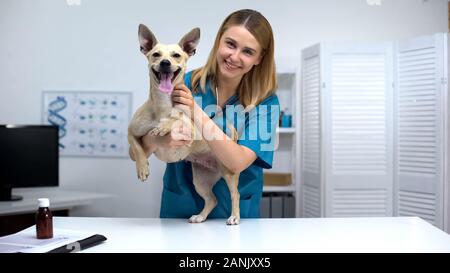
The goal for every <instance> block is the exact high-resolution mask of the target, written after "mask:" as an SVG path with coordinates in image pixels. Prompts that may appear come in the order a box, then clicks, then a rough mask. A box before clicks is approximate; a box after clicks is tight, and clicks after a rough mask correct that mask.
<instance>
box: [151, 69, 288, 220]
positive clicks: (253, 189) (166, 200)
mask: <svg viewBox="0 0 450 273" xmlns="http://www.w3.org/2000/svg"><path fill="white" fill-rule="evenodd" d="M191 75H192V71H191V72H189V73H187V74H186V75H185V78H184V81H185V85H186V86H187V87H188V88H189V89H190V90H192V88H191ZM193 96H194V99H195V101H196V103H197V104H198V105H199V106H200V105H201V106H202V109H203V111H205V113H207V114H208V115H209V116H210V117H211V118H212V119H213V120H214V121H215V123H216V124H217V125H218V126H219V127H221V128H222V130H223V131H224V132H226V130H227V129H226V126H225V120H227V121H228V122H230V123H231V124H233V126H234V128H236V130H237V131H238V134H239V139H238V142H237V143H238V144H239V145H243V146H245V147H248V148H249V149H251V150H252V151H254V152H255V153H256V156H257V159H256V160H255V161H254V162H253V163H252V164H251V165H250V166H249V167H248V168H247V169H245V170H244V171H242V172H241V174H240V176H239V184H238V190H239V193H240V202H239V205H240V214H241V218H258V217H259V207H260V200H261V196H262V192H263V171H262V169H263V168H265V169H270V168H272V160H273V151H274V148H275V138H276V136H275V134H276V130H275V129H276V125H277V123H278V120H279V116H280V105H279V102H278V97H277V96H276V95H272V96H270V97H268V98H266V99H265V100H264V101H262V102H261V103H260V104H258V105H257V106H256V107H254V108H253V109H252V110H250V111H249V112H247V113H244V111H242V112H241V111H236V109H242V110H243V107H242V106H241V108H235V107H230V106H236V105H240V102H239V99H238V98H237V97H236V96H235V95H234V96H232V97H231V98H230V99H229V100H228V101H227V103H226V106H225V108H223V109H222V110H219V111H217V110H218V109H217V107H216V103H217V101H216V97H215V95H214V94H213V92H212V90H211V88H210V86H209V83H207V84H206V92H201V91H200V92H197V93H193ZM163 182H164V186H163V192H162V199H161V211H160V217H161V218H189V217H191V216H192V215H194V214H199V213H200V212H201V211H202V209H203V206H204V201H203V199H202V197H201V196H200V195H198V193H197V192H196V191H195V188H194V184H193V182H192V167H191V163H190V162H187V161H179V162H175V163H168V164H167V167H166V171H165V173H164V178H163ZM213 192H214V194H215V195H216V197H217V202H218V203H217V206H216V207H215V208H214V209H213V210H212V212H211V213H210V214H209V216H208V218H228V217H229V216H230V215H231V197H230V192H229V190H228V186H227V184H226V182H225V180H224V179H223V178H221V179H220V180H219V181H218V182H217V183H216V185H215V186H214V188H213Z"/></svg>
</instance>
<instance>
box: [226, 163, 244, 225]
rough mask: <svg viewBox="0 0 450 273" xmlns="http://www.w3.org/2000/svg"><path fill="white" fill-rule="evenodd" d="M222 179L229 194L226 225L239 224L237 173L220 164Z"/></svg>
mask: <svg viewBox="0 0 450 273" xmlns="http://www.w3.org/2000/svg"><path fill="white" fill-rule="evenodd" d="M221 169H222V173H223V179H225V181H226V182H227V186H228V189H229V190H230V195H231V216H230V217H229V218H228V220H227V225H239V222H240V219H241V214H240V209H239V198H240V194H239V191H238V183H239V174H234V173H232V172H230V171H229V170H228V169H226V168H225V167H224V166H222V168H221Z"/></svg>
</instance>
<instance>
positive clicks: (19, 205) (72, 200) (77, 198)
mask: <svg viewBox="0 0 450 273" xmlns="http://www.w3.org/2000/svg"><path fill="white" fill-rule="evenodd" d="M13 195H20V196H22V197H23V199H22V200H19V201H1V202H0V215H10V214H18V213H28V212H35V211H36V209H37V199H38V198H49V199H50V207H51V209H52V210H58V209H70V208H72V207H75V206H81V205H88V204H91V203H92V201H94V200H96V199H101V198H111V197H114V196H113V195H111V194H104V193H94V192H80V191H72V190H63V189H61V188H58V187H53V188H47V187H45V188H23V189H14V190H13Z"/></svg>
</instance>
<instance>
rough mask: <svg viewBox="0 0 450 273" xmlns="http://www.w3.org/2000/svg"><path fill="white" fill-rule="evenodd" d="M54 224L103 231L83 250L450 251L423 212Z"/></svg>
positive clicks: (447, 238) (62, 220)
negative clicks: (102, 238) (237, 221)
mask: <svg viewBox="0 0 450 273" xmlns="http://www.w3.org/2000/svg"><path fill="white" fill-rule="evenodd" d="M54 225H55V228H62V229H72V230H78V231H87V232H94V233H98V234H102V235H104V236H106V237H107V238H108V240H107V241H106V242H104V243H102V244H100V245H97V246H94V247H92V248H89V249H86V250H84V251H83V252H151V253H157V252H161V253H170V252H188V253H200V252H204V253H222V252H224V253H243V252H256V253H264V252H266V253H279V252H281V253H301V252H450V235H449V234H447V233H445V232H443V231H442V230H440V229H438V228H436V227H434V226H433V225H431V224H429V223H427V222H425V221H424V220H422V219H420V218H418V217H380V218H290V219H286V218H285V219H243V220H242V222H241V224H240V225H237V226H227V225H226V224H225V219H208V220H207V221H206V222H204V223H201V224H189V223H188V222H187V220H184V219H145V218H84V217H83V218H78V217H55V219H54Z"/></svg>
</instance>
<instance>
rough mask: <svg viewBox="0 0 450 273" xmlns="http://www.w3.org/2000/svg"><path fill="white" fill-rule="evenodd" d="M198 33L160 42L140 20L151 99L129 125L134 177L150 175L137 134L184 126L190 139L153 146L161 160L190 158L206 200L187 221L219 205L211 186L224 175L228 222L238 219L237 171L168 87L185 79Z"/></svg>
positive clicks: (163, 132) (197, 219) (165, 131)
mask: <svg viewBox="0 0 450 273" xmlns="http://www.w3.org/2000/svg"><path fill="white" fill-rule="evenodd" d="M199 39H200V30H199V29H198V28H194V29H193V30H191V31H190V32H189V33H188V34H186V35H185V36H184V37H183V38H182V39H181V40H180V42H179V43H178V44H170V45H165V44H160V43H158V41H157V40H156V38H155V36H154V35H153V33H152V32H151V31H150V30H149V29H148V28H147V27H146V26H145V25H142V24H141V25H139V42H140V46H141V52H142V53H143V54H144V55H145V56H146V57H147V59H148V63H149V73H150V96H149V99H148V100H147V101H146V102H145V103H144V104H143V105H142V106H141V107H139V109H138V110H137V111H136V113H135V114H134V116H133V118H132V120H131V122H130V125H129V127H128V142H129V143H130V147H131V150H132V153H133V154H134V156H135V159H136V169H137V175H138V178H139V179H140V180H141V181H145V180H146V179H147V178H148V176H149V166H148V165H149V164H148V160H147V157H146V155H145V152H144V150H143V148H142V146H141V142H140V140H139V138H140V137H142V136H144V135H146V134H147V133H148V132H150V134H152V135H159V136H163V135H166V134H168V133H170V132H171V130H172V128H178V127H180V126H185V127H186V128H190V131H191V132H192V139H193V141H192V143H191V144H189V145H186V146H183V147H181V148H178V149H165V148H162V147H156V148H155V150H154V151H153V153H154V154H155V155H156V157H158V158H159V159H160V160H162V161H165V162H168V163H169V162H176V161H180V160H189V161H191V162H192V174H193V180H194V181H193V182H194V186H195V189H196V191H197V192H198V194H199V195H200V196H201V197H202V198H203V199H204V200H205V206H204V208H203V210H202V211H201V212H200V214H198V215H192V216H191V217H190V218H189V222H191V223H200V222H203V221H205V220H206V218H207V217H208V215H209V213H210V212H211V211H212V210H213V209H214V207H215V206H216V205H217V199H216V197H215V195H214V193H213V192H212V188H213V186H214V185H215V184H216V182H217V181H218V180H219V179H220V177H221V176H222V177H223V178H224V179H225V181H226V183H227V185H228V188H229V190H230V194H231V201H232V212H231V216H230V217H229V218H228V220H227V224H229V225H237V224H239V221H240V213H239V192H238V182H239V174H236V173H232V172H231V171H230V170H228V169H227V168H226V167H225V166H224V165H223V164H222V163H220V162H219V161H218V160H217V159H216V158H215V157H214V155H213V154H212V152H211V150H210V148H209V146H208V144H207V143H206V141H205V140H204V139H202V137H201V136H202V135H201V133H200V131H199V130H198V128H196V127H195V125H194V123H193V121H192V120H191V119H190V117H188V116H187V115H186V114H185V113H184V112H183V110H182V109H181V108H179V107H178V105H177V106H175V107H174V106H173V104H172V100H171V93H172V91H173V87H174V86H176V85H178V84H182V83H184V73H185V71H186V62H187V60H188V58H189V57H190V56H192V55H194V54H195V49H196V46H197V44H198V42H199ZM231 131H232V132H233V133H232V136H231V138H232V139H233V140H234V141H236V140H237V133H236V130H234V128H233V130H231Z"/></svg>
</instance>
